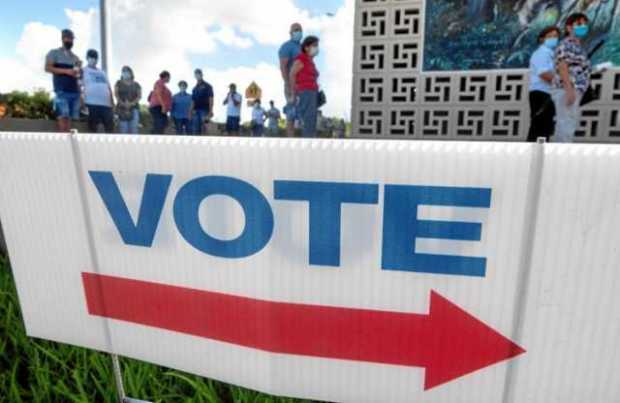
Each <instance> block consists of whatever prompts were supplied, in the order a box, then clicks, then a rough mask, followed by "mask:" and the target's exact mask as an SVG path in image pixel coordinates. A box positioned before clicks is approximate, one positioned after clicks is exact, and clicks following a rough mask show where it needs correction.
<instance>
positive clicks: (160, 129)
mask: <svg viewBox="0 0 620 403" xmlns="http://www.w3.org/2000/svg"><path fill="white" fill-rule="evenodd" d="M149 112H151V117H152V118H153V130H151V134H164V133H165V132H166V128H167V127H168V115H166V114H165V113H163V112H162V108H161V106H155V107H153V108H150V109H149Z"/></svg>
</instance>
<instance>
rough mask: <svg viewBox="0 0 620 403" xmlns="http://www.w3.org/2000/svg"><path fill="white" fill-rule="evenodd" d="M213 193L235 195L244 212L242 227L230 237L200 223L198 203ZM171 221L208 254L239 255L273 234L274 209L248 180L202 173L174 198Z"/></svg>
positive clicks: (255, 249) (263, 243)
mask: <svg viewBox="0 0 620 403" xmlns="http://www.w3.org/2000/svg"><path fill="white" fill-rule="evenodd" d="M214 195H224V196H229V197H231V198H233V199H235V200H236V201H237V202H238V203H239V204H240V205H241V208H242V209H243V212H244V213H245V227H244V229H243V232H242V233H241V235H239V237H238V238H236V239H233V240H226V241H223V240H220V239H217V238H214V237H212V236H210V235H209V234H207V232H206V231H205V230H204V229H203V228H202V226H201V224H200V219H199V217H198V212H199V209H200V204H201V203H202V202H203V200H205V199H206V198H208V197H209V196H214ZM173 210H174V221H175V223H176V225H177V228H178V230H179V233H180V234H181V236H182V237H183V238H184V239H185V240H186V241H187V242H188V243H189V244H190V245H192V246H193V247H194V248H196V249H198V250H199V251H201V252H204V253H206V254H208V255H211V256H217V257H222V258H228V259H238V258H245V257H248V256H252V255H254V254H256V253H258V252H260V251H261V250H262V249H263V248H264V247H265V246H266V245H267V244H268V243H269V240H270V239H271V236H272V234H273V222H274V220H273V211H272V210H271V206H270V205H269V202H268V201H267V199H266V198H265V196H263V194H262V193H261V192H260V191H259V190H258V189H256V188H255V187H254V186H252V185H251V184H249V183H247V182H244V181H242V180H239V179H235V178H231V177H225V176H204V177H201V178H197V179H194V180H192V181H190V182H188V183H186V184H185V185H184V186H183V187H182V188H181V189H180V190H179V192H178V193H177V196H176V198H175V200H174V209H173Z"/></svg>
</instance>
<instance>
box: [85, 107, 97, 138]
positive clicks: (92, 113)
mask: <svg viewBox="0 0 620 403" xmlns="http://www.w3.org/2000/svg"><path fill="white" fill-rule="evenodd" d="M86 108H87V109H88V121H87V122H88V132H89V133H97V126H99V120H100V117H101V116H100V111H99V107H97V106H95V105H86Z"/></svg>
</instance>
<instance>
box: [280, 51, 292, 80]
mask: <svg viewBox="0 0 620 403" xmlns="http://www.w3.org/2000/svg"><path fill="white" fill-rule="evenodd" d="M289 60H290V59H289V58H288V57H284V58H281V59H280V72H281V73H282V79H283V80H284V82H285V83H287V82H288V80H289V76H288V62H289Z"/></svg>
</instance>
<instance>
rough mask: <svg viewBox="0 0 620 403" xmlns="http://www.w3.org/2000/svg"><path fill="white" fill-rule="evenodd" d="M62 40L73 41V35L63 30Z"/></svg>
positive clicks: (69, 31) (68, 30)
mask: <svg viewBox="0 0 620 403" xmlns="http://www.w3.org/2000/svg"><path fill="white" fill-rule="evenodd" d="M61 36H62V39H65V38H67V39H74V38H75V35H73V31H71V30H70V29H63V30H62V35H61Z"/></svg>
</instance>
